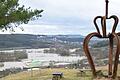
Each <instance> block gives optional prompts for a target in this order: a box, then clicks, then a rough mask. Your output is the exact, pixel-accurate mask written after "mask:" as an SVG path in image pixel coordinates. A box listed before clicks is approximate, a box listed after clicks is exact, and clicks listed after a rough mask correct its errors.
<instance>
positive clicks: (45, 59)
mask: <svg viewBox="0 0 120 80" xmlns="http://www.w3.org/2000/svg"><path fill="white" fill-rule="evenodd" d="M26 52H27V54H28V59H23V60H22V61H21V62H16V61H14V62H4V67H1V68H0V70H3V69H8V68H23V67H27V66H28V65H27V63H28V62H29V63H31V62H32V61H39V62H42V63H43V66H44V65H49V62H50V61H55V62H69V63H74V62H77V61H78V60H81V59H85V58H86V57H85V56H60V55H58V54H54V53H44V49H28V50H26Z"/></svg>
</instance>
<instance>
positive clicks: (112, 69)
mask: <svg viewBox="0 0 120 80" xmlns="http://www.w3.org/2000/svg"><path fill="white" fill-rule="evenodd" d="M105 2H106V13H105V16H97V17H95V18H94V24H95V27H96V30H97V32H93V33H90V34H88V35H87V36H86V38H85V39H84V43H83V48H84V52H85V54H86V56H87V58H88V62H89V64H90V68H91V70H92V73H93V76H94V77H97V74H96V69H95V65H94V62H93V59H92V56H91V54H90V51H89V47H88V43H89V41H90V39H91V38H92V37H98V38H108V39H109V62H108V77H109V78H116V76H117V68H118V61H119V53H120V41H119V37H118V36H120V33H115V30H116V27H117V25H118V22H119V19H118V17H117V16H115V15H112V16H110V17H108V3H109V1H108V0H106V1H105ZM98 19H100V20H101V28H102V32H101V33H102V34H101V33H100V29H99V27H98V25H97V20H98ZM107 19H108V20H109V19H113V20H114V24H113V27H112V32H111V33H109V34H107V31H106V20H107ZM114 38H115V40H116V42H117V44H116V45H117V48H116V52H115V57H114V58H113V39H114ZM113 59H114V63H113Z"/></svg>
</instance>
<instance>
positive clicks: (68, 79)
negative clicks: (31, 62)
mask: <svg viewBox="0 0 120 80" xmlns="http://www.w3.org/2000/svg"><path fill="white" fill-rule="evenodd" d="M97 70H102V71H103V73H104V74H106V75H107V66H103V67H98V68H97ZM53 72H63V74H64V76H63V78H62V79H61V80H93V79H92V75H91V72H90V71H87V72H86V75H85V76H83V77H80V76H77V72H78V70H77V69H41V70H36V71H33V75H32V76H31V71H26V72H20V73H17V74H11V75H9V76H7V77H4V78H2V79H0V80H51V79H52V73H53ZM118 76H120V65H119V67H118ZM94 80H109V79H105V78H97V79H94ZM116 80H120V79H116Z"/></svg>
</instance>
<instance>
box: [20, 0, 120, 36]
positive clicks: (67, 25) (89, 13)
mask: <svg viewBox="0 0 120 80" xmlns="http://www.w3.org/2000/svg"><path fill="white" fill-rule="evenodd" d="M109 1H110V2H109V15H112V14H116V15H118V16H119V15H120V14H119V13H120V10H119V5H120V1H119V0H109ZM20 4H24V5H25V6H26V7H29V6H31V8H33V9H43V10H44V12H43V13H42V15H43V16H42V17H41V18H40V19H39V20H36V21H31V22H29V26H30V25H32V26H36V25H39V26H44V27H43V28H44V29H42V30H41V29H38V31H36V30H35V31H36V32H41V33H43V34H44V33H46V34H47V33H49V34H51V33H53V34H59V33H66V34H67V33H71V34H75V33H76V30H77V29H79V30H77V33H78V31H80V32H81V34H88V32H91V31H95V28H94V25H93V18H94V17H95V16H98V15H100V16H104V14H105V0H90V1H89V0H20ZM46 25H47V26H46ZM32 26H31V27H32ZM48 26H49V28H48ZM74 26H75V28H74ZM76 26H77V27H76ZM28 29H30V28H28ZM32 29H34V28H32ZM56 29H57V31H55V30H56ZM26 30H27V28H26ZM40 30H41V31H40Z"/></svg>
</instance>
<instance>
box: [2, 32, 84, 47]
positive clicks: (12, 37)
mask: <svg viewBox="0 0 120 80" xmlns="http://www.w3.org/2000/svg"><path fill="white" fill-rule="evenodd" d="M83 39H84V37H83V36H81V35H31V34H0V48H15V47H21V48H48V47H50V46H51V45H54V43H55V42H60V43H64V42H65V43H73V42H79V43H80V42H83Z"/></svg>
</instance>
